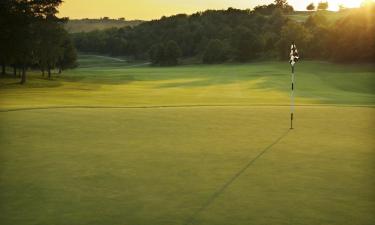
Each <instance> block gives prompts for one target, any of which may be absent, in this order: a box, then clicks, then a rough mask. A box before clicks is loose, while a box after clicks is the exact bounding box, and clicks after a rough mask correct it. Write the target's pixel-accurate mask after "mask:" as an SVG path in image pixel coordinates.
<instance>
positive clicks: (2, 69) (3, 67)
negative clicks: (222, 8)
mask: <svg viewBox="0 0 375 225" xmlns="http://www.w3.org/2000/svg"><path fill="white" fill-rule="evenodd" d="M1 67H2V68H1V74H2V75H5V63H3V64H2V65H1Z"/></svg>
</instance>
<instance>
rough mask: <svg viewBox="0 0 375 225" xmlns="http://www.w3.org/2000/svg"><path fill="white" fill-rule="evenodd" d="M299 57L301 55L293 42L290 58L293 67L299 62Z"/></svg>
mask: <svg viewBox="0 0 375 225" xmlns="http://www.w3.org/2000/svg"><path fill="white" fill-rule="evenodd" d="M298 59H299V55H298V50H297V46H296V44H294V42H293V43H292V45H291V46H290V60H289V63H290V65H292V67H293V68H294V64H296V62H298Z"/></svg>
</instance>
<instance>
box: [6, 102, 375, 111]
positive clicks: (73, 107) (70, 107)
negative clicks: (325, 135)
mask: <svg viewBox="0 0 375 225" xmlns="http://www.w3.org/2000/svg"><path fill="white" fill-rule="evenodd" d="M295 106H299V107H365V108H374V107H375V106H374V105H347V104H342V105H340V104H298V105H295ZM199 107H290V105H285V104H252V105H150V106H96V105H93V106H89V105H71V106H45V107H44V106H41V107H27V108H10V109H0V113H2V112H15V111H30V110H48V109H157V108H199Z"/></svg>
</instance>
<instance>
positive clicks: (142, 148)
mask: <svg viewBox="0 0 375 225" xmlns="http://www.w3.org/2000/svg"><path fill="white" fill-rule="evenodd" d="M78 63H79V67H78V68H76V69H72V70H67V71H64V72H63V73H62V74H61V75H59V74H57V73H56V74H53V79H52V80H48V79H47V78H45V77H42V75H41V73H40V72H39V71H32V72H29V75H28V82H27V83H26V84H24V85H19V84H18V80H17V79H15V78H13V77H12V76H13V75H8V76H7V77H1V78H0V124H1V126H0V149H1V150H0V212H1V213H0V224H4V225H37V224H50V225H89V224H90V225H102V224H108V225H186V224H197V225H198V224H199V225H208V224H210V225H211V224H214V225H269V224H280V225H284V224H285V225H292V224H293V225H318V224H319V225H346V224H347V225H372V224H375V193H374V188H375V166H374V165H375V164H374V163H375V157H374V154H375V138H374V135H375V126H374V125H375V108H374V106H375V89H374V87H375V66H374V64H335V63H328V62H320V61H301V62H299V63H298V64H297V66H296V70H295V73H296V81H295V97H296V98H295V103H296V107H295V115H294V116H295V119H294V129H293V130H291V129H289V128H290V83H291V75H290V65H289V64H288V62H282V61H255V62H252V63H242V64H236V63H225V64H219V65H182V66H178V67H155V66H150V65H149V64H148V62H128V61H127V60H126V59H122V58H112V57H107V56H98V55H80V56H79V60H78ZM9 69H10V68H9Z"/></svg>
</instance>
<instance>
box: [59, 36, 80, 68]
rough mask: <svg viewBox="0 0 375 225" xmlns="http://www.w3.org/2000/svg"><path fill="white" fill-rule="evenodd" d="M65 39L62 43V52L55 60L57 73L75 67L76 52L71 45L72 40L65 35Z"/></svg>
mask: <svg viewBox="0 0 375 225" xmlns="http://www.w3.org/2000/svg"><path fill="white" fill-rule="evenodd" d="M65 35H66V36H65V38H64V40H63V43H62V46H61V48H62V52H61V54H60V56H59V58H58V60H57V66H58V68H59V73H61V72H62V71H63V70H66V69H71V68H75V67H76V66H77V63H76V62H77V51H76V49H75V47H74V45H73V42H72V40H71V39H70V38H69V37H68V34H67V33H66V34H65Z"/></svg>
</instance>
